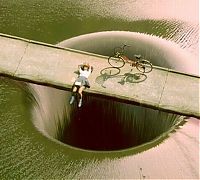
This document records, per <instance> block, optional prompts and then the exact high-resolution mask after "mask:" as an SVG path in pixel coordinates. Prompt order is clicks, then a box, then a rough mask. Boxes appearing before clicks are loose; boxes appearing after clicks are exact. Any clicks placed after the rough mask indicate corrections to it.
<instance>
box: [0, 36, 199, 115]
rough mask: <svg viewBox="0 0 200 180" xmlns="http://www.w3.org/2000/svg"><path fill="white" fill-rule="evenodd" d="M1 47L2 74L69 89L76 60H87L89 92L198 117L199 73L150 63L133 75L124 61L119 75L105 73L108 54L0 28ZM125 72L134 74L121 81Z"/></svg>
mask: <svg viewBox="0 0 200 180" xmlns="http://www.w3.org/2000/svg"><path fill="white" fill-rule="evenodd" d="M0 49H1V53H0V75H1V76H6V77H9V78H12V79H16V80H20V81H25V82H30V83H35V84H41V85H45V86H50V87H55V88H58V89H63V90H67V91H69V90H71V87H72V84H73V82H74V80H75V78H76V77H77V76H78V75H77V70H78V65H80V64H82V63H83V62H88V63H89V64H90V65H92V66H93V67H94V71H93V72H92V74H91V76H90V77H89V81H90V84H91V88H90V89H86V90H85V92H86V93H87V94H90V95H94V96H99V97H101V98H107V99H109V98H110V99H112V100H115V101H121V102H125V103H128V104H135V105H139V106H144V107H149V108H152V109H158V110H161V111H166V112H171V113H175V114H180V115H184V116H192V117H197V118H199V117H200V112H199V80H200V77H199V76H196V75H192V74H186V73H182V72H178V71H175V70H172V69H167V68H161V67H157V66H153V70H152V72H150V73H148V74H146V75H145V76H144V77H145V79H144V80H141V81H137V75H138V74H139V72H138V70H137V69H136V68H132V69H131V67H130V66H129V65H125V66H124V67H123V68H121V70H120V73H119V74H118V75H116V76H112V75H110V76H109V74H108V75H107V77H105V74H103V73H102V72H104V70H108V69H109V68H110V69H112V68H111V66H110V65H109V64H108V57H107V56H102V55H97V54H92V53H88V52H83V51H78V50H74V49H68V48H63V47H59V46H54V45H50V44H45V43H41V42H36V41H32V40H27V39H23V38H19V37H15V36H10V35H6V34H0ZM113 69H114V70H115V68H113ZM130 70H131V73H130ZM127 73H129V74H131V75H132V77H135V79H134V78H133V80H129V81H128V80H127V82H125V83H124V84H121V83H119V82H120V79H121V77H122V76H123V75H125V74H127ZM120 74H121V76H120ZM139 78H140V77H139Z"/></svg>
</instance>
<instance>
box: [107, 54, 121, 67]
mask: <svg viewBox="0 0 200 180" xmlns="http://www.w3.org/2000/svg"><path fill="white" fill-rule="evenodd" d="M108 63H109V64H110V65H111V66H112V67H116V68H121V67H123V66H124V64H125V61H124V60H123V59H122V58H121V57H112V56H110V57H109V58H108Z"/></svg>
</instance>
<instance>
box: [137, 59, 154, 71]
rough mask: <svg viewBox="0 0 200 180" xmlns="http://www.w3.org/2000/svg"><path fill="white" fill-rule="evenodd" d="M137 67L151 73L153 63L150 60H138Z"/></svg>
mask: <svg viewBox="0 0 200 180" xmlns="http://www.w3.org/2000/svg"><path fill="white" fill-rule="evenodd" d="M136 68H137V69H138V70H139V71H140V72H142V73H149V72H151V71H152V69H153V65H152V64H151V63H150V62H149V61H147V60H145V59H143V60H140V61H137V62H136Z"/></svg>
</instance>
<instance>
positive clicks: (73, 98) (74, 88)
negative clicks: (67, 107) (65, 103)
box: [69, 86, 77, 104]
mask: <svg viewBox="0 0 200 180" xmlns="http://www.w3.org/2000/svg"><path fill="white" fill-rule="evenodd" d="M76 91H77V87H76V86H73V88H72V96H71V99H70V102H69V104H72V103H73V102H74V100H75V93H76Z"/></svg>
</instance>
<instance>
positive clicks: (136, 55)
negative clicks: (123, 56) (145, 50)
mask: <svg viewBox="0 0 200 180" xmlns="http://www.w3.org/2000/svg"><path fill="white" fill-rule="evenodd" d="M134 57H135V58H136V59H140V58H141V57H142V56H141V55H140V54H135V55H134Z"/></svg>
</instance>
